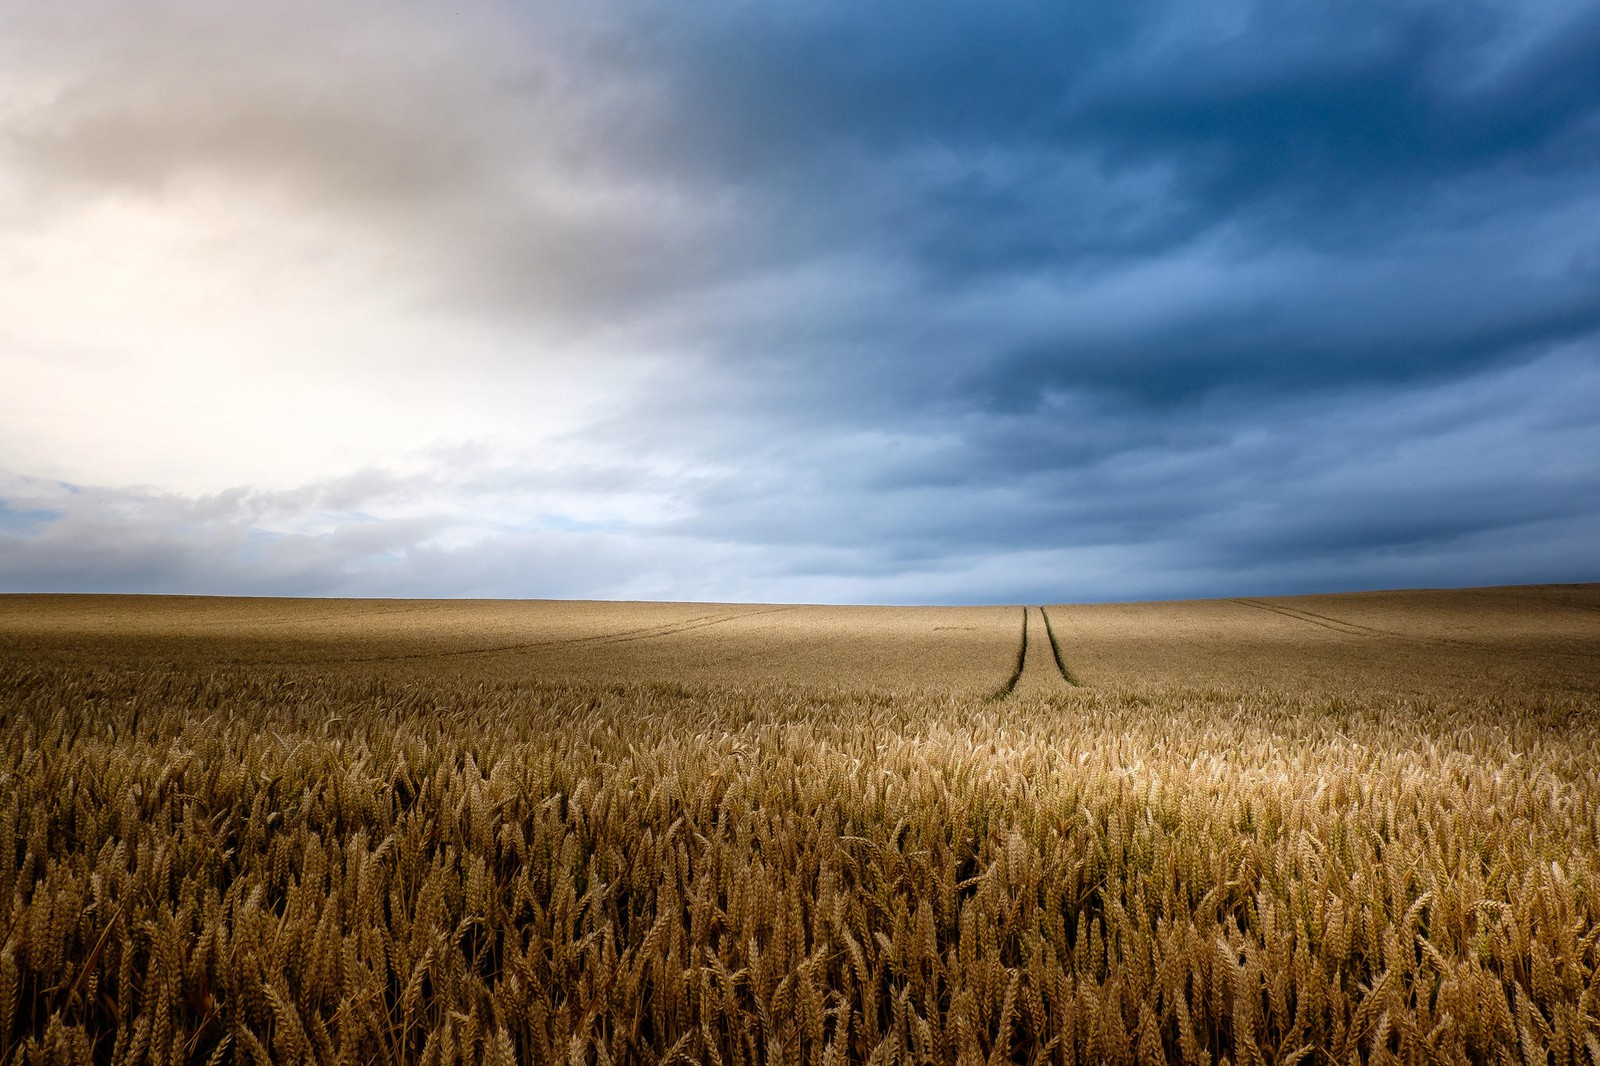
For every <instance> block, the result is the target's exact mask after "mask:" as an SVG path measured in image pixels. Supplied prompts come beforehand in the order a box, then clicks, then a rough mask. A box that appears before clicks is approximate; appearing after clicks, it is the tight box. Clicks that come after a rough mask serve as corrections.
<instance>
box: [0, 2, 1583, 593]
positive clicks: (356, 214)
mask: <svg viewBox="0 0 1600 1066" xmlns="http://www.w3.org/2000/svg"><path fill="white" fill-rule="evenodd" d="M0 70H4V71H5V72H6V74H5V91H4V92H3V93H0V591H52V592H161V593H206V594H248V595H306V596H474V597H476V596H484V597H581V598H620V599H675V600H750V601H773V602H874V603H991V602H993V603H1001V602H1087V601H1103V600H1131V599H1165V598H1186V597H1201V596H1231V595H1271V594H1286V593H1297V592H1313V591H1338V590H1347V589H1359V588H1397V587H1438V586H1467V585H1486V584H1508V583H1525V582H1546V581H1586V580H1587V581H1593V580H1600V77H1597V76H1596V74H1595V72H1596V71H1597V70H1600V7H1596V6H1595V5H1594V4H1592V3H1585V2H1576V0H1573V2H1566V0H1493V2H1481V0H1441V2H1422V3H1419V2H1410V0H1347V2H1341V3H1337V4H1334V3H1316V2H1311V0H1288V2H1284V0H1274V2H1262V3H1232V2H1219V3H1213V2H1198V3H1197V2H1194V0H1170V2H1162V0H1157V2H1146V0H1131V2H1117V3H1084V4H1076V5H1068V4H1058V3H1031V2H1022V0H996V2H992V3H946V2H942V0H918V2H916V3H911V2H898V0H888V2H884V3H873V4H859V3H846V2H831V0H814V2H806V3H788V2H782V0H767V2H759V3H757V2H723V0H708V2H705V3H696V4H669V5H663V4H657V3H627V2H621V3H619V2H611V0H589V2H571V3H568V2H565V0H549V2H539V3H513V2H510V0H461V2H453V3H450V4H443V3H415V2H408V0H382V2H378V0H314V2H313V0H284V2H278V3H273V4H270V5H269V4H255V3H243V2H234V0H219V2H216V3H204V4H201V3H194V2H192V0H182V2H168V0H141V2H140V3H138V4H134V5H130V4H126V3H123V2H120V0H103V2H102V0H89V2H80V0H59V2H50V3H43V2H40V3H33V2H23V3H19V4H7V5H3V6H0Z"/></svg>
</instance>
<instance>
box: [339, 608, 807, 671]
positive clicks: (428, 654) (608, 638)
mask: <svg viewBox="0 0 1600 1066" xmlns="http://www.w3.org/2000/svg"><path fill="white" fill-rule="evenodd" d="M792 610H795V607H794V606H793V605H784V606H781V607H768V608H766V609H764V610H759V611H737V612H734V613H731V614H703V615H696V616H695V617H693V618H685V619H680V620H678V621H675V622H662V623H658V624H656V625H653V626H641V627H639V628H637V629H623V630H618V631H616V632H613V633H591V634H589V635H587V636H582V637H554V638H550V639H546V640H524V641H516V642H513V643H510V644H495V645H491V646H489V647H483V648H442V649H432V650H429V651H418V652H394V653H391V654H385V655H365V656H358V657H353V658H348V659H337V660H333V661H335V662H339V663H374V662H402V661H407V660H414V659H442V658H451V657H460V656H466V655H492V654H495V653H497V652H504V651H532V650H534V649H536V648H570V647H579V646H590V647H600V646H603V645H607V644H626V643H630V642H632V641H639V640H659V639H661V638H662V637H673V636H677V635H678V634H680V633H690V632H693V631H694V630H697V629H705V628H707V627H709V626H715V625H722V624H723V623H725V622H735V621H738V620H739V619H741V618H755V617H758V616H760V615H765V614H778V613H780V612H782V611H792Z"/></svg>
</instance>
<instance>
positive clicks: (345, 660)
mask: <svg viewBox="0 0 1600 1066" xmlns="http://www.w3.org/2000/svg"><path fill="white" fill-rule="evenodd" d="M0 734H3V736H4V740H5V747H4V751H3V754H0V937H3V942H0V1062H74V1061H98V1062H117V1063H125V1062H126V1063H133V1062H163V1063H170V1062H186V1061H196V1062H207V1061H215V1062H295V1063H299V1062H306V1061H310V1062H352V1063H366V1062H429V1063H446V1062H473V1063H477V1062H483V1063H508V1062H519V1063H545V1062H551V1063H555V1062H563V1063H573V1062H575V1063H588V1062H592V1063H604V1062H616V1063H622V1062H659V1061H666V1060H669V1059H670V1060H674V1061H681V1062H722V1063H756V1062H761V1063H766V1062H785V1063H807V1064H812V1063H815V1064H823V1063H833V1062H878V1063H913V1062H918V1063H920V1062H939V1063H971V1062H987V1063H996V1062H1053V1063H1055V1062H1059V1063H1068V1062H1070V1063H1101V1062H1105V1063H1162V1062H1182V1063H1208V1064H1217V1066H1220V1064H1221V1063H1224V1062H1228V1063H1247V1062H1250V1063H1253V1062H1262V1063H1289V1062H1301V1063H1332V1062H1337V1063H1348V1062H1363V1063H1369V1062H1371V1063H1375V1062H1396V1061H1398V1062H1469V1063H1477V1062H1514V1063H1541V1064H1543V1063H1558V1064H1581V1063H1589V1064H1591V1066H1600V586H1596V585H1582V586H1554V587H1526V588H1511V589H1483V590H1462V591H1451V592H1403V593H1372V594H1360V595H1349V596H1321V597H1293V598H1284V599H1270V600H1267V599H1246V600H1230V601H1202V602H1193V603H1167V604H1132V605H1096V606H1046V607H1042V608H1041V607H1038V606H1029V607H1027V608H1023V607H1021V606H1009V607H992V608H989V607H986V608H840V607H807V606H776V605H772V606H767V605H719V604H611V603H557V602H506V601H482V602H470V601H316V600H265V599H263V600H231V599H209V598H180V597H172V598H168V597H78V596H0Z"/></svg>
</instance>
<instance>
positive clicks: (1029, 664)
mask: <svg viewBox="0 0 1600 1066" xmlns="http://www.w3.org/2000/svg"><path fill="white" fill-rule="evenodd" d="M1035 611H1037V612H1039V622H1042V623H1043V625H1044V630H1043V634H1044V636H1043V641H1042V642H1041V643H1043V642H1047V643H1048V644H1049V647H1050V656H1049V658H1050V659H1051V660H1053V662H1054V666H1055V669H1054V671H1053V673H1052V671H1051V668H1050V666H1048V665H1046V664H1045V663H1042V662H1039V661H1038V660H1039V659H1041V658H1042V657H1043V656H1044V649H1043V647H1040V648H1036V649H1034V654H1033V656H1032V657H1030V656H1029V655H1028V645H1029V644H1030V643H1033V642H1035V641H1041V638H1040V631H1039V630H1038V629H1037V628H1036V626H1037V623H1035V628H1034V629H1033V630H1032V640H1030V639H1029V633H1030V629H1029V625H1030V616H1031V615H1032V614H1033V613H1034V612H1035ZM1041 671H1042V672H1043V673H1044V675H1045V676H1051V677H1052V681H1053V679H1054V677H1059V678H1060V679H1061V680H1062V681H1064V682H1066V683H1067V684H1068V685H1071V686H1073V687H1074V688H1076V687H1078V686H1079V685H1080V684H1082V682H1080V681H1079V680H1078V679H1077V678H1075V677H1073V676H1072V672H1071V671H1069V670H1068V669H1067V665H1066V661H1065V660H1064V659H1063V658H1062V656H1061V646H1060V644H1058V643H1057V642H1056V634H1055V630H1054V629H1053V628H1052V627H1051V625H1050V616H1049V615H1048V614H1046V613H1045V610H1044V608H1043V607H1023V608H1022V634H1021V637H1020V639H1019V640H1018V642H1017V665H1016V669H1014V670H1012V672H1011V677H1010V678H1008V679H1007V681H1006V683H1005V684H1004V685H1002V686H1000V688H999V689H998V690H997V691H996V692H995V694H994V696H993V697H992V698H993V699H996V700H1003V699H1008V698H1010V697H1011V696H1012V695H1014V694H1015V693H1016V691H1017V686H1018V685H1019V684H1021V683H1022V680H1023V678H1024V677H1026V676H1031V677H1033V678H1034V681H1033V682H1032V685H1033V687H1034V688H1037V687H1038V686H1039V685H1040V684H1041V683H1045V682H1044V681H1043V677H1041V676H1040V674H1041ZM1046 684H1048V683H1046ZM1031 694H1035V695H1036V694H1037V693H1031Z"/></svg>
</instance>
